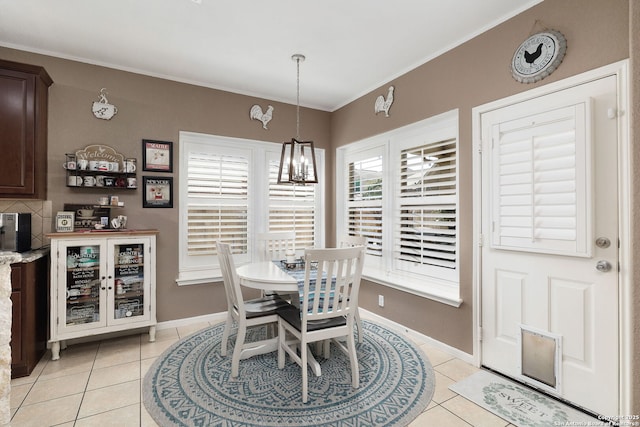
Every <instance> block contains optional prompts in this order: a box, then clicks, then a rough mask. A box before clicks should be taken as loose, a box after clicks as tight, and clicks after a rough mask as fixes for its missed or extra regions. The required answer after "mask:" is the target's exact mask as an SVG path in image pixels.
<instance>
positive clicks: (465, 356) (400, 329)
mask: <svg viewBox="0 0 640 427" xmlns="http://www.w3.org/2000/svg"><path fill="white" fill-rule="evenodd" d="M360 316H361V317H362V318H363V319H365V320H367V319H371V320H373V321H375V322H377V323H380V324H381V325H383V326H386V327H387V328H389V329H391V330H392V331H395V332H397V333H399V334H402V335H406V336H408V337H410V338H412V339H413V340H414V341H418V342H423V343H424V344H427V345H429V346H431V347H434V348H436V349H438V350H440V351H443V352H445V353H447V354H449V355H451V356H453V357H456V358H458V359H460V360H462V361H464V362H466V363H469V364H471V365H474V366H476V363H475V360H474V357H473V355H472V354H469V353H465V352H464V351H462V350H459V349H457V348H455V347H451V346H450V345H448V344H445V343H443V342H441V341H438V340H435V339H433V338H431V337H429V336H427V335H424V334H422V333H420V332H417V331H414V330H413V329H409V328H407V327H406V326H404V325H401V324H400V323H396V322H394V321H392V320H389V319H387V318H386V317H382V316H379V315H377V314H375V313H372V312H370V311H367V310H365V309H363V308H360Z"/></svg>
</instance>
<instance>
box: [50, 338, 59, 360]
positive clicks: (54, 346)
mask: <svg viewBox="0 0 640 427" xmlns="http://www.w3.org/2000/svg"><path fill="white" fill-rule="evenodd" d="M58 359H60V341H54V342H52V343H51V360H58Z"/></svg>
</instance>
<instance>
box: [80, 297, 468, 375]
mask: <svg viewBox="0 0 640 427" xmlns="http://www.w3.org/2000/svg"><path fill="white" fill-rule="evenodd" d="M360 316H361V317H362V318H363V319H365V320H372V321H375V322H377V323H379V324H381V325H383V326H385V327H387V328H389V329H391V330H392V331H394V332H396V333H398V334H400V335H405V336H407V337H410V338H412V339H413V340H414V341H417V342H421V343H424V344H427V345H429V346H431V347H434V348H436V349H438V350H440V351H443V352H445V353H447V354H449V355H451V356H453V357H456V358H458V359H460V360H462V361H464V362H467V363H469V364H472V365H475V361H474V358H473V355H471V354H469V353H465V352H463V351H461V350H459V349H457V348H454V347H451V346H450V345H447V344H445V343H443V342H440V341H437V340H435V339H433V338H431V337H429V336H427V335H424V334H422V333H420V332H417V331H414V330H413V329H409V328H407V327H406V326H404V325H401V324H400V323H396V322H394V321H392V320H389V319H387V318H386V317H382V316H379V315H377V314H375V313H372V312H370V311H367V310H365V309H363V308H360ZM226 319H227V312H226V311H223V312H221V313H211V314H204V315H202V316H194V317H185V318H182V319H174V320H167V321H165V322H158V324H157V325H156V329H157V330H162V329H170V328H179V327H182V326H189V325H193V324H195V323H204V322H208V323H210V324H212V325H214V324H217V323H221V322H224V321H225V320H226ZM147 331H148V327H147V328H144V329H140V330H136V329H132V330H129V331H121V332H115V333H111V334H102V335H94V336H91V337H85V338H78V339H75V340H69V341H68V343H69V344H74V343H75V344H77V343H81V342H88V341H96V340H101V339H105V338H115V337H118V336H126V335H132V334H134V333H136V332H137V333H145V332H147Z"/></svg>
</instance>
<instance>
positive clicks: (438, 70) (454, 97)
mask: <svg viewBox="0 0 640 427" xmlns="http://www.w3.org/2000/svg"><path fill="white" fill-rule="evenodd" d="M536 20H538V21H539V22H542V23H543V24H544V25H545V26H548V27H549V28H553V29H556V30H559V31H560V32H562V33H563V34H564V35H565V37H566V38H567V45H568V47H567V54H566V56H565V59H564V61H563V63H562V64H561V65H560V67H559V68H558V69H557V71H556V72H555V73H553V74H552V75H551V76H549V77H548V78H546V79H545V80H543V81H542V82H538V83H536V84H528V85H527V84H521V83H518V82H516V81H515V80H514V79H513V78H512V77H511V73H510V70H509V64H510V61H511V58H512V56H513V52H514V51H515V50H516V48H517V47H518V45H519V44H520V43H521V42H522V41H524V39H526V38H527V37H528V36H529V35H530V33H531V32H532V31H533V30H541V29H543V27H542V26H540V25H536V26H535V29H534V24H535V23H536ZM417 42H419V41H417ZM628 57H629V3H628V2H627V0H613V1H605V2H603V1H601V0H547V1H545V2H543V3H541V4H539V5H537V6H535V7H533V8H531V9H529V10H527V11H525V12H524V13H522V14H520V15H518V16H516V17H514V18H513V19H510V20H508V21H506V22H504V23H503V24H501V25H499V26H497V27H495V28H493V29H491V30H490V31H487V32H485V33H483V34H481V35H479V36H478V37H476V38H474V39H472V40H470V41H468V42H466V43H464V44H463V45H461V46H459V47H457V48H455V49H453V50H451V51H449V52H447V53H446V54H444V55H441V56H440V57H438V58H436V59H434V60H432V61H430V62H428V63H426V64H424V65H423V66H421V67H418V68H416V69H415V70H412V71H411V72H409V73H407V74H405V75H403V76H401V77H399V78H397V79H395V80H393V81H391V82H389V83H387V84H385V85H384V86H382V87H380V88H379V89H377V90H374V91H372V92H371V93H369V94H368V95H365V96H363V97H362V98H360V99H358V100H356V101H354V102H352V103H350V104H349V105H347V106H345V107H343V108H341V109H340V110H338V111H336V112H334V113H333V115H332V129H331V137H332V141H333V144H334V148H337V147H340V146H342V145H345V144H348V143H351V142H354V141H358V140H361V139H364V138H366V137H369V136H372V135H375V134H379V133H382V132H386V131H389V130H391V129H395V128H398V127H401V126H404V125H407V124H410V123H414V122H416V121H419V120H422V119H425V118H428V117H431V116H434V115H437V114H439V113H442V112H445V111H449V110H451V109H454V108H459V109H460V143H459V171H460V189H459V192H460V207H459V214H460V226H459V236H460V242H461V251H460V288H461V297H462V299H463V300H464V303H463V304H462V306H461V307H460V308H454V307H450V306H446V305H443V304H441V303H437V302H434V301H432V300H429V299H425V298H419V297H416V296H414V295H411V294H407V293H404V292H400V291H396V290H392V289H389V288H387V287H384V286H379V285H376V284H374V283H370V282H365V283H364V284H363V286H362V288H361V296H360V301H361V305H362V306H363V307H364V308H366V309H367V310H370V311H372V312H374V313H377V314H380V315H382V316H384V317H387V318H389V319H391V320H394V321H396V322H398V323H400V324H403V325H406V326H408V327H410V328H412V329H415V330H417V331H419V332H422V333H424V334H425V335H427V336H430V337H432V338H434V339H436V340H439V341H442V342H444V343H447V344H448V345H451V346H453V347H455V348H458V349H460V350H462V351H465V352H467V353H472V352H473V331H472V329H473V328H472V325H473V307H472V296H473V286H472V282H471V280H472V264H473V258H472V257H473V247H472V245H471V243H472V240H473V230H472V215H473V205H472V203H473V200H472V176H473V173H472V161H473V160H472V156H473V152H474V151H473V150H472V147H471V144H472V130H471V120H472V115H471V112H472V111H471V110H472V108H473V107H476V106H479V105H482V104H485V103H487V102H490V101H494V100H497V99H500V98H504V97H507V96H509V95H513V94H516V93H519V92H523V91H526V90H529V89H531V88H534V87H537V86H540V85H544V84H547V83H551V82H554V81H557V80H560V79H563V78H566V77H569V76H572V75H575V74H578V73H581V72H584V71H587V70H591V69H594V68H597V67H599V66H602V65H606V64H610V63H612V62H616V61H619V60H622V59H625V58H628ZM389 84H393V85H394V86H395V92H394V103H393V106H392V107H391V110H390V115H391V116H390V117H389V118H385V117H383V116H382V115H378V116H376V115H374V114H373V112H372V110H373V104H374V102H375V99H376V97H377V96H378V95H381V94H382V95H386V92H387V88H388V86H389ZM378 294H383V295H385V307H384V308H380V307H378V304H377V301H378V298H377V295H378Z"/></svg>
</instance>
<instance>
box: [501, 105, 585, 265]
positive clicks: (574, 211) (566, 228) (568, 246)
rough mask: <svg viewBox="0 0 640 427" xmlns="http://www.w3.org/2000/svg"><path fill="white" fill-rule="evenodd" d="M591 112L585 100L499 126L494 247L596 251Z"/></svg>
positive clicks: (570, 253) (565, 252) (578, 253)
mask: <svg viewBox="0 0 640 427" xmlns="http://www.w3.org/2000/svg"><path fill="white" fill-rule="evenodd" d="M586 114H587V113H586V105H585V104H584V103H580V104H576V105H573V106H570V107H565V108H560V109H557V110H552V111H548V112H545V113H541V114H537V115H535V116H530V117H525V118H521V119H517V120H512V121H507V122H503V123H500V124H496V125H494V126H493V128H492V147H491V161H492V163H493V166H492V169H491V170H493V176H492V177H491V180H492V183H491V185H492V188H495V191H493V192H492V194H493V200H492V203H491V223H492V230H491V237H492V239H491V243H492V246H493V247H495V248H500V249H510V250H519V251H530V252H541V253H552V254H559V255H567V256H589V255H590V253H589V248H590V245H589V244H588V242H590V241H591V230H592V228H593V226H592V224H591V208H590V202H589V200H588V197H589V196H588V195H589V194H591V180H590V179H589V177H588V170H589V168H588V164H589V162H590V161H591V144H590V141H589V139H588V135H587V134H586V133H585V132H584V130H583V129H586V128H587V126H586V124H585V120H586V118H585V117H586Z"/></svg>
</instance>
